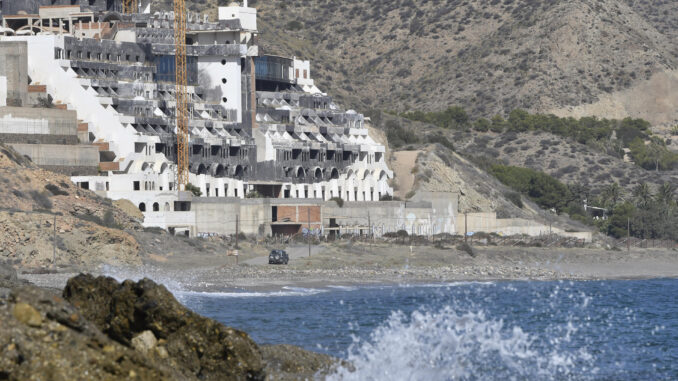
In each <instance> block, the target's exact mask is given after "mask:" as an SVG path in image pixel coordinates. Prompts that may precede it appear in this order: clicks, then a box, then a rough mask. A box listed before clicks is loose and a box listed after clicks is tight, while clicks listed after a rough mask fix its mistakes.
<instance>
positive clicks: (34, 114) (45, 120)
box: [0, 107, 78, 140]
mask: <svg viewBox="0 0 678 381" xmlns="http://www.w3.org/2000/svg"><path fill="white" fill-rule="evenodd" d="M0 134H17V135H58V136H62V137H66V136H71V137H75V138H76V140H77V134H78V121H77V113H76V112H75V111H70V110H61V109H56V108H32V107H0Z"/></svg>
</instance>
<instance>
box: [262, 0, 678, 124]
mask: <svg viewBox="0 0 678 381" xmlns="http://www.w3.org/2000/svg"><path fill="white" fill-rule="evenodd" d="M250 5H251V6H256V7H257V9H258V12H259V28H260V30H261V39H260V41H261V44H262V46H263V51H264V52H265V53H271V54H285V55H296V56H298V57H303V58H310V59H312V60H313V61H314V65H313V71H314V77H315V78H316V79H317V80H318V82H319V85H320V87H321V88H323V89H325V90H327V91H328V92H330V93H332V94H333V95H336V96H338V97H340V98H341V99H342V100H343V101H344V102H346V103H347V104H348V105H351V106H354V107H358V108H360V109H363V110H365V109H368V108H374V109H381V110H384V109H391V110H400V111H402V110H406V109H420V110H439V109H443V108H445V107H447V106H449V105H455V104H456V105H461V106H463V107H465V108H466V109H467V110H469V112H471V114H472V115H476V116H481V115H482V116H492V115H494V114H496V113H507V112H508V111H511V110H512V109H515V108H524V109H528V110H530V111H534V112H550V111H552V110H562V109H564V108H565V109H566V108H567V107H574V106H579V105H582V104H595V103H596V102H598V101H599V100H601V99H602V98H604V97H606V96H609V95H614V94H616V93H618V92H621V91H623V90H625V89H631V88H635V87H636V86H638V85H639V84H642V83H644V82H646V81H649V80H651V79H652V78H653V76H655V75H667V76H668V75H670V76H671V78H673V76H674V74H673V70H675V69H676V68H678V47H677V46H676V45H675V43H674V42H675V37H676V33H677V32H676V30H677V28H676V20H678V7H677V6H676V4H675V2H671V1H666V0H663V1H662V0H658V1H633V0H628V1H626V2H620V1H614V0H595V1H594V0H567V1H557V2H554V1H534V0H516V1H491V2H488V1H460V0H448V1H440V0H429V1H412V0H395V1H383V0H382V1H370V2H364V1H357V0H342V1H329V0H304V1H301V0H292V1H250ZM677 81H678V79H677ZM648 91H649V90H648V89H645V88H642V86H641V88H640V89H637V91H636V94H635V96H636V98H638V97H641V98H642V97H648V96H651V94H648V93H647V92H648ZM384 94H389V95H388V96H384ZM653 99H654V98H653ZM594 111H597V112H599V113H601V114H602V115H599V116H608V115H607V114H608V113H613V112H616V111H617V110H616V109H614V107H612V106H610V107H607V108H602V109H598V110H594ZM667 112H669V113H671V116H670V117H669V116H667V117H666V118H663V119H661V120H657V121H658V122H662V123H670V122H672V121H675V120H678V115H676V114H675V107H674V110H667ZM609 116H615V117H617V115H609ZM634 116H635V117H638V116H643V115H634Z"/></svg>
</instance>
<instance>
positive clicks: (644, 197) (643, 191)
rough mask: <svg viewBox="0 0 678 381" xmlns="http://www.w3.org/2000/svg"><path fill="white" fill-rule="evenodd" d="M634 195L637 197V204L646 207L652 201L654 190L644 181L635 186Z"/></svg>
mask: <svg viewBox="0 0 678 381" xmlns="http://www.w3.org/2000/svg"><path fill="white" fill-rule="evenodd" d="M633 197H634V198H635V199H636V206H637V207H639V208H643V209H646V208H647V207H648V206H649V205H650V202H652V192H651V191H650V186H649V185H647V183H646V182H642V183H640V184H638V185H636V187H635V188H633Z"/></svg>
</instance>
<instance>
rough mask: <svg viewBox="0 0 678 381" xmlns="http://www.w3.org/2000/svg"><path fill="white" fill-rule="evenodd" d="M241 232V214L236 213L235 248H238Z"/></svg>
mask: <svg viewBox="0 0 678 381" xmlns="http://www.w3.org/2000/svg"><path fill="white" fill-rule="evenodd" d="M239 234H240V215H239V214H236V215H235V248H236V249H238V235H239Z"/></svg>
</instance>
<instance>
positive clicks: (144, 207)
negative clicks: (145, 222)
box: [139, 202, 146, 212]
mask: <svg viewBox="0 0 678 381" xmlns="http://www.w3.org/2000/svg"><path fill="white" fill-rule="evenodd" d="M139 210H141V211H142V212H145V211H146V204H144V203H143V202H142V203H141V204H139Z"/></svg>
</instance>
